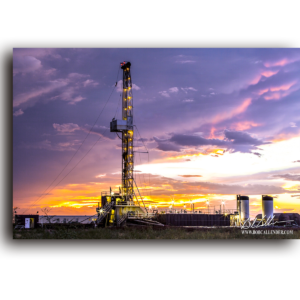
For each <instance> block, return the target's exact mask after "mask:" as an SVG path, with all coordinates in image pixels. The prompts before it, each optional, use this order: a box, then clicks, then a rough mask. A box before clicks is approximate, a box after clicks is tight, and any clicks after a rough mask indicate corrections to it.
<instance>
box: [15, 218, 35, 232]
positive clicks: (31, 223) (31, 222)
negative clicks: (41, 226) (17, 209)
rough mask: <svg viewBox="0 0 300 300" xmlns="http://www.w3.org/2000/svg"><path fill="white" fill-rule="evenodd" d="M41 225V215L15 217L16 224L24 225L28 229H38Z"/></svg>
mask: <svg viewBox="0 0 300 300" xmlns="http://www.w3.org/2000/svg"><path fill="white" fill-rule="evenodd" d="M38 223H39V215H15V224H16V225H23V226H25V228H26V229H29V228H36V227H37V225H38Z"/></svg>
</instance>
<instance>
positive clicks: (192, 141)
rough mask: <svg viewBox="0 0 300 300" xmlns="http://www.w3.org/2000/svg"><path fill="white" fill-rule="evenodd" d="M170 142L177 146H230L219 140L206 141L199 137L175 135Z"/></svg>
mask: <svg viewBox="0 0 300 300" xmlns="http://www.w3.org/2000/svg"><path fill="white" fill-rule="evenodd" d="M170 142H174V143H175V144H177V145H181V146H204V145H211V146H226V145H228V142H227V141H224V140H219V139H205V138H203V137H201V136H197V135H186V134H174V135H173V136H172V137H171V138H170Z"/></svg>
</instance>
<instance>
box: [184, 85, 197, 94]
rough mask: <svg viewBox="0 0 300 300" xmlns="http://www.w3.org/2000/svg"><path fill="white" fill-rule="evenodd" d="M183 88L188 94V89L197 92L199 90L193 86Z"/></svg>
mask: <svg viewBox="0 0 300 300" xmlns="http://www.w3.org/2000/svg"><path fill="white" fill-rule="evenodd" d="M181 90H182V91H184V92H185V93H186V94H187V92H188V91H193V92H197V90H196V89H195V88H193V87H186V88H181Z"/></svg>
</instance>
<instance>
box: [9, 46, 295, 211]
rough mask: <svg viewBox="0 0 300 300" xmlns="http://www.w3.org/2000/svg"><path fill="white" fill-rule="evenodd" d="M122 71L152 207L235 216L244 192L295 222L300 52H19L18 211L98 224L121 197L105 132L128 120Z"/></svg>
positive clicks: (256, 206)
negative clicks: (113, 196)
mask: <svg viewBox="0 0 300 300" xmlns="http://www.w3.org/2000/svg"><path fill="white" fill-rule="evenodd" d="M121 61H130V62H131V64H132V67H131V75H132V82H133V105H134V124H135V125H136V126H137V128H138V131H139V133H140V135H141V137H142V141H141V138H140V135H139V134H138V132H137V130H135V135H134V137H135V146H136V148H135V151H140V152H146V151H147V150H146V149H145V147H144V144H145V146H146V147H147V149H148V150H149V160H148V154H146V153H136V154H135V170H136V173H135V174H136V175H135V178H136V182H137V184H138V186H139V188H140V191H141V193H142V195H143V196H144V199H145V202H146V205H147V206H149V205H152V206H154V205H158V207H159V208H160V209H161V210H165V209H166V208H167V207H168V206H169V205H170V204H171V201H172V199H174V201H175V208H178V209H180V208H182V207H183V205H184V204H186V205H187V207H188V208H189V205H190V201H192V202H193V203H194V205H195V209H197V210H205V209H206V201H207V200H209V203H210V207H214V206H215V207H216V209H218V208H219V207H220V204H221V202H222V200H223V201H225V203H226V204H225V205H226V208H232V209H233V208H235V205H236V201H235V199H236V197H235V195H236V194H243V195H249V197H250V210H251V216H252V217H254V216H255V215H256V214H258V213H260V212H261V195H262V194H269V195H273V196H275V197H276V198H274V208H275V212H297V213H300V49H85V48H84V49H59V48H58V49H14V51H13V116H14V117H13V197H14V199H13V201H14V206H17V207H19V208H20V209H19V210H18V213H23V212H26V213H36V211H40V209H41V208H43V207H49V208H51V212H52V213H53V214H79V215H80V214H83V215H92V214H95V213H96V211H95V208H96V206H97V203H98V201H100V199H101V191H107V190H109V188H110V187H112V189H114V190H116V191H117V190H118V186H120V184H121V148H120V147H121V143H120V140H119V138H118V137H117V135H116V134H115V133H110V132H109V123H110V121H111V119H112V118H113V117H115V116H116V118H119V119H120V118H121V109H120V108H121V107H120V105H121V104H120V99H121V98H120V93H121V86H120V84H121V79H122V70H120V62H121ZM116 82H118V85H117V87H114V86H115V83H116ZM111 93H112V95H111ZM110 95H111V97H110V98H109V96H110ZM108 99H109V102H108V103H107V105H106V106H105V104H106V102H107V101H108ZM103 108H104V110H103ZM102 110H103V113H102V114H101V115H100V117H99V119H98V120H97V118H98V116H99V114H100V112H101V111H102ZM96 120H97V122H96V125H95V126H94V127H93V128H92V126H93V125H94V123H95V121H96ZM91 128H92V129H91ZM89 133H90V134H89ZM82 142H83V144H82ZM143 143H144V144H143ZM81 144H82V146H81ZM93 145H94V147H93V148H91V147H92V146H93ZM78 149H79V150H78ZM77 150H78V151H77ZM68 163H69V164H68ZM67 164H68V165H67ZM66 165H67V167H66V168H65V169H64V167H65V166H66ZM58 175H59V176H58ZM56 178H57V179H56ZM55 179H56V180H55ZM54 180H55V181H54ZM52 183H53V184H52ZM48 187H49V188H48ZM47 188H48V189H47ZM45 190H46V194H45V195H43V196H42V197H41V195H42V194H43V192H44V191H45Z"/></svg>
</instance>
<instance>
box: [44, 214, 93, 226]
mask: <svg viewBox="0 0 300 300" xmlns="http://www.w3.org/2000/svg"><path fill="white" fill-rule="evenodd" d="M96 220H97V216H87V215H84V216H83V215H71V216H70V215H48V216H45V215H40V216H39V223H40V224H41V225H43V224H49V223H51V224H74V223H81V224H90V223H92V222H95V221H96Z"/></svg>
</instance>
